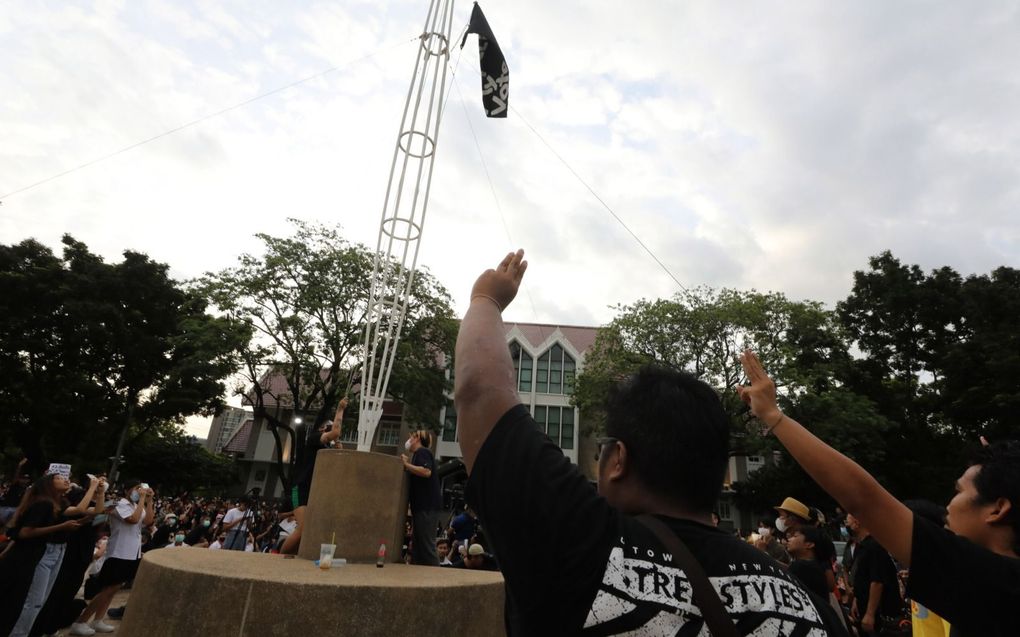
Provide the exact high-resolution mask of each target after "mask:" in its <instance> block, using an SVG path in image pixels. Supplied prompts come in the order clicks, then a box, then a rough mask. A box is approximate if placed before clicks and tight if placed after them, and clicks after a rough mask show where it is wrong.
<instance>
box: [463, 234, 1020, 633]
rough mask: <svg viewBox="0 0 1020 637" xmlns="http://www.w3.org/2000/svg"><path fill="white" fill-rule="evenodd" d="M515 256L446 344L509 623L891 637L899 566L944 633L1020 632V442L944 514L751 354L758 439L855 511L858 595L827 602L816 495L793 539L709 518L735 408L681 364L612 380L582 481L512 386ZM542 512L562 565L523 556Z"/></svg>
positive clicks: (1000, 453)
mask: <svg viewBox="0 0 1020 637" xmlns="http://www.w3.org/2000/svg"><path fill="white" fill-rule="evenodd" d="M523 257H524V253H523V251H520V250H519V251H517V252H515V253H509V254H507V255H506V257H504V258H503V260H502V261H501V262H500V263H499V264H498V265H497V266H496V267H495V268H492V269H488V270H486V271H484V272H483V273H482V274H481V275H480V276H479V277H478V278H477V280H476V281H475V283H474V286H473V288H472V291H471V297H470V305H469V308H468V310H467V313H466V314H465V315H464V318H463V320H462V321H461V324H460V330H459V333H458V336H457V345H456V351H455V355H454V360H455V371H454V377H455V388H454V396H455V401H456V408H457V416H458V423H457V424H458V430H459V440H460V447H461V451H462V452H463V454H464V463H465V466H466V468H467V471H468V473H469V480H468V487H467V492H466V496H467V501H468V502H469V503H470V504H471V505H472V506H473V508H474V509H475V510H476V511H477V512H478V516H479V518H480V519H481V521H482V522H483V523H484V524H485V528H486V533H487V536H488V538H489V540H490V543H491V546H492V550H493V551H494V552H495V554H496V555H497V556H498V557H499V559H500V564H501V567H502V572H503V576H504V579H505V581H506V586H507V595H506V599H507V609H506V617H507V627H508V632H509V633H511V634H521V635H568V634H593V635H594V634H600V635H608V634H621V633H626V634H635V635H638V634H706V633H710V634H712V635H714V636H715V637H720V636H731V635H749V634H754V635H819V636H820V635H846V634H848V629H852V630H853V631H854V632H856V633H857V634H859V635H868V636H870V635H877V634H882V633H886V634H888V633H889V632H890V631H897V630H898V629H899V626H898V625H895V626H894V625H892V623H893V622H892V621H889V622H886V613H887V612H889V613H893V612H896V611H898V608H897V607H900V606H902V602H901V601H898V600H897V598H898V597H899V584H898V582H896V580H895V579H894V578H896V576H897V573H896V569H897V564H898V565H899V568H901V569H902V570H904V571H907V573H906V590H905V592H906V594H907V596H908V597H909V598H910V600H911V602H912V606H915V607H916V608H917V609H918V610H919V611H921V612H920V613H919V616H922V615H923V616H924V617H925V618H930V617H932V616H934V615H938V616H939V617H940V618H941V619H942V620H945V622H946V623H947V624H948V625H949V626H950V628H949V630H951V631H952V636H953V637H977V636H981V637H985V636H988V637H999V636H1002V637H1005V636H1007V635H1009V636H1012V635H1018V634H1020V619H1018V616H1017V614H1016V612H1015V607H1016V604H1017V602H1020V555H1018V551H1020V511H1018V510H1017V507H1015V506H1014V505H1020V442H1015V441H999V442H995V443H993V444H990V445H987V446H985V447H983V448H982V449H980V450H978V451H977V453H976V454H975V455H974V457H973V458H972V460H971V462H970V463H969V464H968V466H967V467H966V469H965V471H964V472H963V473H962V475H961V476H960V478H959V479H958V480H957V481H956V485H955V486H956V495H955V496H954V497H953V498H952V500H951V501H950V502H949V504H948V505H947V507H946V512H945V513H946V514H945V524H944V525H942V524H940V523H939V520H938V515H937V513H936V516H935V519H934V520H933V519H931V518H928V517H926V516H924V515H922V514H921V513H919V512H917V511H916V510H912V509H911V508H910V507H908V506H907V505H906V504H904V503H902V502H900V501H899V500H897V499H896V498H895V497H893V496H892V495H891V494H890V493H889V492H888V491H886V490H885V489H884V488H883V487H882V486H881V485H880V484H879V483H878V481H877V480H875V478H874V477H872V476H871V475H870V474H868V473H867V472H866V471H865V470H864V469H863V468H861V467H860V466H859V465H858V464H857V463H855V462H854V461H853V460H851V459H849V458H847V457H846V456H844V455H842V454H841V453H839V452H838V451H837V450H835V449H833V448H832V447H830V446H828V445H827V444H826V443H824V442H823V441H822V440H820V439H819V438H817V437H816V436H814V435H813V434H812V433H811V432H810V431H809V430H808V429H807V428H805V427H804V426H803V425H801V424H800V423H798V422H797V421H796V420H795V419H793V418H792V417H790V416H789V415H788V414H786V413H784V412H783V411H782V410H781V409H780V407H779V403H778V401H777V392H776V385H775V383H774V382H773V381H772V380H771V378H770V377H769V376H768V374H767V373H766V371H765V369H764V367H763V366H762V364H761V362H760V361H759V360H758V357H757V356H756V355H755V354H754V353H753V352H751V351H745V352H744V353H743V354H742V355H741V356H740V363H741V365H742V367H743V371H744V374H745V376H746V384H744V385H741V386H739V387H738V388H737V393H738V395H739V397H740V398H741V400H742V401H743V402H744V403H746V404H747V406H748V409H749V410H750V412H751V413H752V414H753V415H754V416H755V417H756V418H757V420H758V421H759V422H760V423H761V424H762V428H763V435H766V436H774V437H775V438H776V439H777V440H778V441H779V443H780V444H781V445H782V446H783V447H784V448H785V449H786V451H787V452H788V453H789V455H790V456H791V457H792V458H793V460H794V461H796V462H797V463H798V464H799V465H800V466H801V467H802V468H803V469H804V470H805V472H806V473H807V474H808V475H809V476H810V477H811V478H812V479H813V480H814V481H815V482H816V483H817V484H818V485H819V486H820V487H821V488H822V489H823V490H824V491H825V492H826V493H828V494H829V495H830V496H831V497H832V498H833V499H834V500H835V501H836V502H837V503H838V504H839V505H840V507H841V508H842V509H843V510H845V511H847V512H848V515H847V517H846V524H847V526H848V527H849V529H851V530H852V531H853V533H854V536H855V541H854V544H853V548H851V549H850V554H849V556H848V557H849V560H850V562H849V576H848V578H847V579H848V580H849V581H848V584H847V585H846V586H845V587H846V588H848V589H849V590H848V595H850V594H852V595H853V597H852V598H851V597H849V596H848V597H845V598H844V599H842V600H836V601H837V602H842V603H838V604H833V603H831V599H826V595H823V594H826V593H827V594H828V596H834V594H835V592H836V591H838V590H839V586H838V583H837V582H835V581H834V580H835V575H836V573H835V571H833V573H832V579H830V576H829V574H828V571H829V567H830V565H832V563H833V559H832V558H833V556H832V555H831V551H829V550H828V549H829V547H828V544H827V542H826V541H825V539H826V538H824V537H823V535H822V534H821V532H820V530H819V527H818V521H819V520H818V519H817V518H816V520H815V523H814V524H812V520H811V515H810V510H809V508H808V507H803V505H801V506H796V504H799V503H795V502H787V503H786V504H788V505H791V506H782V505H781V510H780V512H779V518H780V519H778V520H777V525H779V526H782V527H784V528H785V529H787V530H786V531H785V532H784V534H785V535H786V537H785V538H784V540H785V542H784V541H781V540H779V539H778V537H775V536H773V534H772V531H771V529H769V528H768V527H767V526H766V525H763V528H762V529H761V532H760V533H758V536H759V537H757V538H755V544H756V546H752V545H751V544H750V543H748V542H747V541H743V540H742V539H740V538H738V537H735V536H734V535H733V534H731V533H728V532H725V531H723V530H720V529H719V528H718V527H716V526H715V525H714V524H713V521H714V520H713V511H714V509H715V507H716V503H717V500H718V497H719V494H720V491H721V489H722V482H723V478H724V476H725V472H726V467H727V465H728V463H729V452H730V420H731V418H730V415H729V414H728V413H727V412H726V410H725V409H724V407H723V402H722V400H721V399H720V396H719V395H718V394H717V393H716V391H715V390H714V389H713V388H711V387H710V386H708V385H707V384H706V383H704V382H703V381H701V380H699V379H698V378H696V377H694V376H692V375H691V374H688V373H686V372H684V371H681V370H675V369H669V368H666V367H662V366H656V365H647V366H645V367H643V368H642V369H640V370H639V371H637V372H636V373H634V374H631V375H625V376H621V377H619V378H618V379H617V380H616V382H615V383H614V384H613V385H612V386H611V387H610V388H609V390H608V392H607V394H606V396H605V402H604V406H603V413H604V417H605V418H604V419H605V427H604V429H605V436H604V437H602V438H599V439H598V440H597V441H596V445H597V449H598V450H597V457H596V460H597V463H598V465H597V474H598V475H597V494H596V493H595V492H593V491H592V489H591V488H590V486H589V485H588V483H587V480H586V479H585V477H584V476H583V475H582V474H581V472H580V471H579V470H578V469H577V467H576V466H575V465H573V464H572V463H571V462H570V460H569V459H567V458H566V457H565V456H564V454H563V452H562V450H561V449H560V448H559V447H557V446H556V445H555V444H553V443H552V442H551V441H550V440H549V439H548V437H546V436H545V435H544V434H543V433H542V430H541V429H540V428H539V427H538V425H537V424H536V423H535V420H534V418H533V417H532V415H531V413H530V412H529V410H528V408H527V407H526V406H525V405H523V404H521V400H520V397H519V395H518V394H517V391H516V383H515V378H516V375H515V373H514V364H513V361H512V359H511V357H510V354H509V352H508V351H507V347H506V339H505V335H506V329H505V326H504V324H503V321H502V312H503V311H504V310H505V309H506V308H507V307H508V306H509V305H510V304H511V303H512V302H513V300H514V298H515V297H516V295H517V292H518V289H519V287H520V284H521V281H522V280H523V277H524V274H525V272H526V270H527V266H528V264H527V261H525V260H524V258H523ZM946 486H947V487H948V486H949V485H946ZM805 509H807V511H806V513H807V515H803V514H804V513H805ZM791 510H792V511H793V515H791ZM536 521H539V522H538V523H540V524H541V526H542V528H543V529H544V530H545V531H546V533H545V534H544V541H543V548H544V550H545V551H546V553H547V554H548V555H554V556H556V560H555V564H554V565H550V564H549V563H548V561H546V560H540V559H535V555H534V542H533V537H534V534H533V533H532V532H531V526H533V525H535V524H536ZM777 531H778V529H777ZM777 535H778V534H777ZM762 536H765V537H762ZM759 547H760V548H759ZM819 553H821V555H820V554H819ZM784 554H785V556H786V557H785V558H784ZM890 556H891V557H890ZM784 559H785V561H787V562H789V564H786V565H784V564H783V560H784ZM893 560H895V563H894V562H893ZM801 562H806V563H801ZM794 564H795V566H794ZM791 566H792V567H793V568H792V572H791ZM797 572H800V573H801V576H798V575H797V574H796V573H797ZM819 572H820V574H821V578H819V577H818V575H819ZM812 589H814V591H813V590H812ZM848 601H849V611H850V612H849V613H848V615H850V619H851V621H850V622H847V621H846V618H845V617H843V616H842V615H843V613H842V609H843V606H844V604H845V603H846V602H848ZM922 609H923V610H922ZM890 619H895V617H893V618H890ZM928 627H929V626H927V625H926V626H924V628H928ZM912 628H916V629H920V628H921V624H920V623H916V624H914V626H913V627H912ZM939 628H941V629H944V628H945V625H944V624H943V625H941V626H940V627H939ZM706 629H707V630H706ZM932 634H938V633H932ZM942 634H943V635H944V634H946V633H945V632H943V633H942Z"/></svg>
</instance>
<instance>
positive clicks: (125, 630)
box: [117, 458, 504, 637]
mask: <svg viewBox="0 0 1020 637" xmlns="http://www.w3.org/2000/svg"><path fill="white" fill-rule="evenodd" d="M321 460H322V459H321V458H320V459H319V462H321ZM316 557H318V556H316ZM503 632H504V628H503V578H502V576H501V575H500V574H499V573H491V572H484V571H471V570H464V569H451V568H435V567H428V566H407V565H404V564H387V565H386V566H385V567H384V568H376V566H375V565H374V564H372V565H369V564H353V565H347V566H336V567H334V568H332V569H330V570H325V571H324V570H320V569H319V568H317V567H316V566H315V564H314V563H313V562H310V561H308V560H304V559H301V558H296V559H287V558H284V556H282V555H270V554H263V553H244V552H241V551H224V550H220V551H214V550H209V549H198V548H190V547H186V548H177V549H159V550H156V551H150V552H149V553H146V554H145V558H144V559H143V560H142V565H141V568H140V569H139V571H138V577H137V578H136V579H135V584H134V587H133V589H132V592H131V599H130V601H129V603H128V606H127V612H126V613H125V615H124V621H123V623H122V624H121V627H120V628H119V629H118V631H117V634H118V635H124V636H126V637H136V636H137V637H163V636H167V637H170V636H173V637H180V635H231V636H233V635H237V636H238V637H246V636H251V637H256V636H258V637H263V636H266V635H281V636H282V635H287V636H290V635H300V636H302V637H314V636H315V635H360V636H364V637H375V636H379V637H392V636H394V635H409V634H414V635H415V637H431V636H433V635H435V636H437V637H438V636H442V637H449V636H450V635H498V634H502V633H503Z"/></svg>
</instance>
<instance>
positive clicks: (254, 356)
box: [194, 219, 457, 487]
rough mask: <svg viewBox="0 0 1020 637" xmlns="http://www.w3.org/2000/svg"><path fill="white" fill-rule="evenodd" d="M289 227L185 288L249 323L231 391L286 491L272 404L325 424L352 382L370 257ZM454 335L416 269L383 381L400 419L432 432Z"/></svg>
mask: <svg viewBox="0 0 1020 637" xmlns="http://www.w3.org/2000/svg"><path fill="white" fill-rule="evenodd" d="M291 224H292V225H293V229H294V231H293V234H292V235H290V236H286V237H275V236H271V235H268V234H258V235H256V236H257V237H258V238H259V240H261V242H262V244H263V248H264V251H263V253H262V254H260V255H250V254H245V255H242V256H241V257H240V259H239V263H238V265H237V266H235V267H232V268H227V269H225V270H222V271H220V272H216V273H208V274H206V275H205V276H204V277H202V278H201V279H200V280H199V281H196V282H195V286H194V289H195V290H196V291H200V292H201V293H202V294H203V295H205V296H206V297H207V298H209V299H210V301H211V302H212V303H213V304H214V305H215V306H216V307H217V308H218V309H219V310H220V311H221V312H223V313H224V314H225V315H226V316H228V317H230V318H231V319H232V320H235V321H238V322H242V323H244V324H245V325H247V326H248V329H249V331H250V335H251V338H250V340H249V342H248V344H247V347H246V348H245V349H244V351H243V353H242V357H243V360H244V371H243V379H244V380H243V386H241V387H240V388H239V392H240V393H242V394H243V395H244V396H245V397H246V399H247V400H248V401H249V402H251V404H252V406H253V407H254V410H255V417H256V419H262V420H263V421H264V422H265V423H266V424H267V426H268V427H269V429H270V431H271V432H272V433H273V435H274V437H275V439H276V452H277V464H278V467H283V470H282V471H281V475H280V478H281V481H282V482H283V483H284V485H285V487H286V486H289V474H288V472H287V469H286V467H285V466H284V463H283V449H284V444H285V440H286V438H285V437H287V436H290V437H291V438H292V440H293V437H294V436H295V432H294V429H293V427H291V423H290V422H287V421H285V420H282V419H281V418H280V413H281V412H279V411H278V410H277V409H276V407H281V408H283V409H285V410H287V411H289V412H291V413H300V414H306V415H307V414H314V415H315V416H314V418H315V420H316V421H319V420H322V419H325V418H328V417H331V416H332V415H333V410H334V409H335V408H336V405H337V404H338V402H339V401H340V398H342V397H343V396H344V395H345V394H346V393H348V392H349V391H350V390H351V388H352V386H353V385H354V383H355V382H356V381H357V380H358V379H359V378H360V374H361V370H360V365H361V363H362V358H363V347H364V335H365V322H366V320H367V319H366V316H367V309H368V302H369V292H370V289H371V282H372V275H373V258H374V252H373V251H372V250H370V249H368V248H366V247H365V246H363V245H360V244H352V243H350V242H348V241H346V240H345V239H344V238H343V237H342V235H341V232H340V229H339V228H336V227H329V226H324V225H320V224H310V223H305V222H302V221H298V220H293V219H292V220H291ZM456 333H457V323H456V320H455V319H454V314H453V309H452V308H451V306H450V295H449V293H448V292H447V291H446V289H445V288H443V286H442V285H441V284H440V283H439V282H438V281H437V280H436V279H435V278H434V277H433V276H432V275H431V274H429V273H428V272H427V271H424V270H421V271H419V272H418V274H417V275H416V276H415V279H414V284H413V286H412V289H411V294H410V301H409V304H408V308H407V316H406V318H405V321H404V325H403V332H402V336H401V339H400V342H399V345H398V354H397V359H396V361H395V363H394V366H393V373H392V376H391V380H390V384H389V394H390V395H391V396H392V397H393V398H394V399H395V400H398V401H400V402H402V403H403V405H404V410H405V418H409V419H412V420H418V421H420V422H423V423H424V424H425V425H426V426H429V427H432V428H437V427H438V414H439V411H440V408H441V407H442V406H443V404H444V401H445V395H444V391H445V390H446V389H448V383H447V380H446V378H445V368H444V367H443V364H442V363H443V355H444V353H447V352H451V351H452V349H453V342H454V340H455V339H456ZM279 379H282V381H283V382H282V383H281V382H277V381H278V380H279ZM351 406H352V408H356V402H355V401H352V404H351Z"/></svg>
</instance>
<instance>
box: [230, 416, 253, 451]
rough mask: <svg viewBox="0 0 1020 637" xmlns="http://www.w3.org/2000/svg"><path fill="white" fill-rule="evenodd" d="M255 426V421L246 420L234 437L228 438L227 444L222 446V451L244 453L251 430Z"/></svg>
mask: <svg viewBox="0 0 1020 637" xmlns="http://www.w3.org/2000/svg"><path fill="white" fill-rule="evenodd" d="M254 425H255V421H254V420H251V419H248V420H245V421H244V422H243V423H242V424H241V426H240V427H238V428H237V431H235V432H234V435H233V436H231V437H230V440H228V441H227V444H225V445H223V451H229V452H231V453H244V452H245V451H246V450H247V449H248V441H249V440H250V439H251V430H252V427H253V426H254Z"/></svg>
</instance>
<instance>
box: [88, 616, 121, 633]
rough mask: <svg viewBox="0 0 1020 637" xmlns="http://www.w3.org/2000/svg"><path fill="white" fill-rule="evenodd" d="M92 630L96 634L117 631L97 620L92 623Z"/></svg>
mask: <svg viewBox="0 0 1020 637" xmlns="http://www.w3.org/2000/svg"><path fill="white" fill-rule="evenodd" d="M92 630H94V631H95V632H97V633H112V632H113V631H115V630H117V629H116V628H114V627H113V626H111V625H109V624H107V623H106V622H104V621H103V620H101V619H97V620H96V621H94V622H92Z"/></svg>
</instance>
